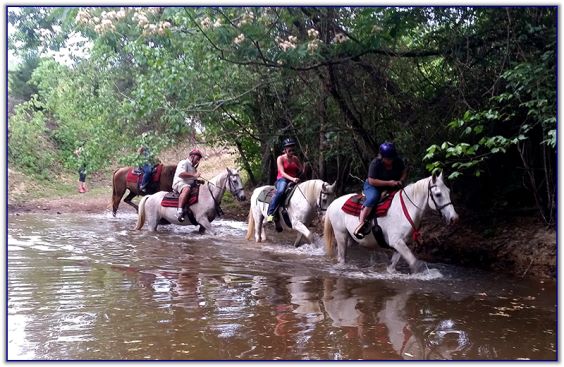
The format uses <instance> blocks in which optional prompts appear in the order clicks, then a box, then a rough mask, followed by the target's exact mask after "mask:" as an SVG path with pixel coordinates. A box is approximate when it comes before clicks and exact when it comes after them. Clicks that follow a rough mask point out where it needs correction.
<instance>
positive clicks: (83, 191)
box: [78, 187, 86, 194]
mask: <svg viewBox="0 0 564 367" xmlns="http://www.w3.org/2000/svg"><path fill="white" fill-rule="evenodd" d="M78 192H80V193H81V194H84V193H85V192H86V191H85V190H84V188H82V187H81V188H79V189H78Z"/></svg>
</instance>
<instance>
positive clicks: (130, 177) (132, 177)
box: [126, 163, 163, 182]
mask: <svg viewBox="0 0 564 367" xmlns="http://www.w3.org/2000/svg"><path fill="white" fill-rule="evenodd" d="M162 170H163V164H162V163H161V164H157V168H156V169H155V170H154V173H153V177H151V181H152V182H159V181H160V179H161V172H162ZM135 172H138V171H137V168H135V167H131V168H130V169H129V170H128V171H127V177H126V181H127V182H138V181H139V180H140V179H141V177H143V172H142V171H141V173H135Z"/></svg>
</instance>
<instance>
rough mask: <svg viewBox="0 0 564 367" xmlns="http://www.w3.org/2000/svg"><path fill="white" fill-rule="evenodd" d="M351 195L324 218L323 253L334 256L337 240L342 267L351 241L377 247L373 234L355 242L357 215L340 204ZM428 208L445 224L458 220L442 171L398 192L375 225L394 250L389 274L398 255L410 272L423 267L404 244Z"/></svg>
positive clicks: (337, 202) (338, 200)
mask: <svg viewBox="0 0 564 367" xmlns="http://www.w3.org/2000/svg"><path fill="white" fill-rule="evenodd" d="M353 195H355V194H347V195H343V196H341V197H339V198H338V199H336V200H335V201H333V202H332V203H331V205H329V207H328V208H327V213H326V215H325V222H324V228H323V233H324V238H325V249H326V253H327V254H328V255H329V256H330V257H333V252H334V248H335V243H334V242H335V240H336V247H337V258H338V262H339V265H344V264H345V260H346V251H347V247H348V246H350V245H352V244H353V241H355V242H357V243H358V244H360V245H361V246H364V247H369V248H375V247H376V246H377V241H376V239H375V237H374V233H372V231H371V233H370V234H369V235H367V236H366V237H364V238H363V239H362V240H359V239H357V238H356V237H355V236H354V235H353V233H354V230H355V228H356V227H357V226H358V223H359V222H358V216H354V215H351V214H348V213H345V212H344V211H343V210H341V208H342V207H343V204H344V203H345V202H346V201H347V200H348V199H349V198H350V197H351V196H353ZM404 197H405V199H406V200H405V201H404ZM427 209H431V210H433V211H435V212H437V213H438V214H439V215H440V216H441V217H442V218H443V219H444V220H445V222H446V223H447V224H453V223H455V222H457V221H458V214H457V213H456V211H455V209H454V205H453V204H452V202H451V199H450V189H449V188H448V187H447V186H446V185H445V183H444V180H443V174H442V172H441V174H440V175H439V176H438V177H437V176H436V175H435V174H433V175H432V176H430V177H427V178H423V179H421V180H419V181H417V182H415V183H412V184H410V185H408V186H406V187H405V188H403V189H401V190H400V191H399V193H398V194H396V195H395V196H394V197H393V199H392V203H391V206H390V208H389V210H388V212H387V214H386V215H385V216H383V217H380V218H378V224H379V225H380V227H381V228H382V231H383V234H384V238H385V240H386V241H387V243H388V244H389V246H390V247H392V248H393V249H394V250H395V251H396V252H395V253H394V254H393V255H392V260H391V263H390V265H389V266H388V267H387V271H388V272H390V273H394V272H396V265H397V263H398V261H399V260H400V256H401V257H403V258H404V259H405V260H406V261H407V263H408V264H409V266H410V268H411V271H412V272H414V273H417V272H420V271H422V270H424V268H425V266H424V265H425V264H424V263H423V262H422V261H419V260H417V259H416V258H415V256H414V255H413V253H412V252H411V250H410V249H409V248H408V247H407V245H406V242H407V241H408V237H409V235H411V234H412V233H414V234H418V231H417V230H416V227H418V226H419V223H420V222H421V219H422V217H423V214H424V213H425V212H426V211H427ZM406 213H407V214H406ZM414 231H415V232H414Z"/></svg>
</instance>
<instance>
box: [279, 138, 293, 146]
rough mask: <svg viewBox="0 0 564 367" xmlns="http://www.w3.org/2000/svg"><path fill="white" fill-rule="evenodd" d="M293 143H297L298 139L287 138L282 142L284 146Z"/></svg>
mask: <svg viewBox="0 0 564 367" xmlns="http://www.w3.org/2000/svg"><path fill="white" fill-rule="evenodd" d="M292 145H296V140H295V139H293V138H286V139H284V141H283V142H282V148H287V147H291V146H292Z"/></svg>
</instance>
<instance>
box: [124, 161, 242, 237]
mask: <svg viewBox="0 0 564 367" xmlns="http://www.w3.org/2000/svg"><path fill="white" fill-rule="evenodd" d="M226 190H229V192H230V193H231V194H233V196H235V197H236V198H237V200H239V201H245V200H246V199H247V198H246V196H245V190H244V189H243V182H242V181H241V176H239V172H237V170H231V169H229V168H227V169H226V170H225V171H222V172H221V173H220V174H218V175H217V176H215V177H214V178H212V179H211V180H209V181H207V183H205V184H202V185H201V186H200V188H199V192H198V201H197V202H196V203H195V204H193V205H191V206H190V210H191V211H192V213H193V214H194V218H195V220H196V222H197V224H196V225H200V229H199V231H200V233H205V231H208V232H210V233H211V234H214V235H215V232H214V231H213V229H212V227H211V221H213V220H214V219H215V217H216V216H219V215H221V214H222V212H221V208H220V206H219V205H220V204H221V199H222V198H223V194H225V191H226ZM166 194H168V192H167V191H160V192H157V193H156V194H153V195H148V196H145V197H143V198H142V199H141V201H140V202H139V212H138V214H137V223H136V225H135V229H137V230H140V229H141V228H143V225H144V224H145V220H147V225H148V227H149V230H150V231H152V232H155V231H156V230H157V226H158V225H159V224H178V225H183V226H186V225H192V223H191V221H190V220H189V218H186V219H185V220H184V221H183V222H179V221H178V218H177V215H176V209H177V208H176V207H164V206H162V205H161V201H162V199H163V198H164V196H165V195H166Z"/></svg>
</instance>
